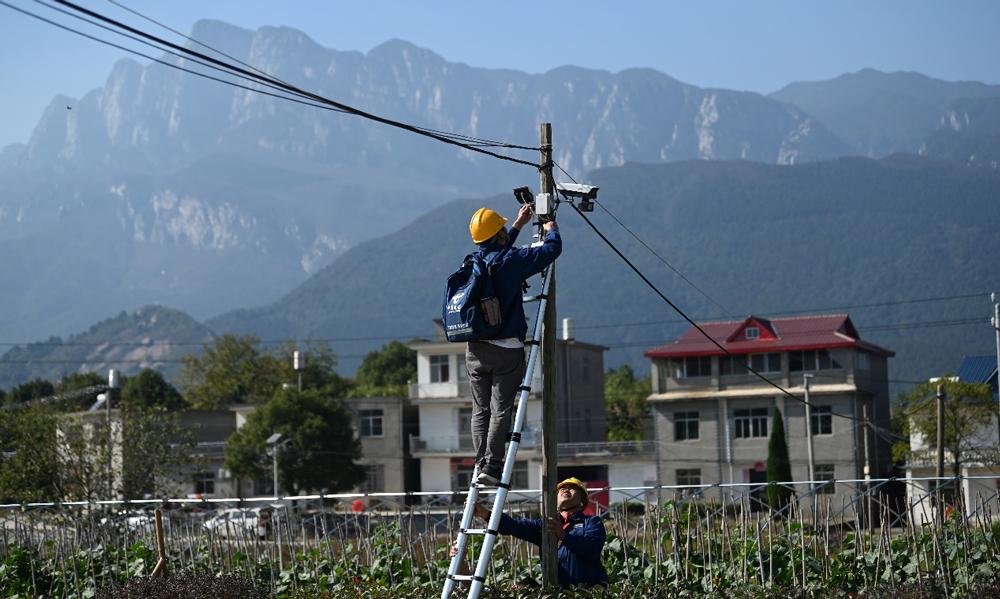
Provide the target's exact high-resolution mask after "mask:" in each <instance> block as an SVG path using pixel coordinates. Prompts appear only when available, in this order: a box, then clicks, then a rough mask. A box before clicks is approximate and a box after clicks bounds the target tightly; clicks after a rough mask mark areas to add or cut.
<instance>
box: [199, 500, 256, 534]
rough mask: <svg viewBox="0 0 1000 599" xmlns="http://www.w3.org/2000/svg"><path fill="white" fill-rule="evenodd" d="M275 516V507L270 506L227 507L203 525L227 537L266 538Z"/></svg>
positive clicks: (207, 529) (212, 531) (210, 531)
mask: <svg viewBox="0 0 1000 599" xmlns="http://www.w3.org/2000/svg"><path fill="white" fill-rule="evenodd" d="M273 516H274V508H272V507H270V506H264V507H255V508H245V509H244V508H226V509H223V510H220V511H219V512H218V513H216V514H215V515H214V516H212V517H211V518H209V519H208V520H206V521H205V523H204V524H203V525H202V526H204V528H205V530H206V531H207V532H208V533H209V534H211V535H215V536H218V537H221V538H225V539H233V538H239V537H242V536H244V535H252V536H256V537H257V538H259V539H264V538H267V535H268V534H269V533H270V532H271V524H272V520H273Z"/></svg>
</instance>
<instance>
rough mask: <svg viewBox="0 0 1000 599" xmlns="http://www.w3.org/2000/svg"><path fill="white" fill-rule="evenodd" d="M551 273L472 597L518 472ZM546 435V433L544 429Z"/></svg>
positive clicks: (545, 281) (546, 280)
mask: <svg viewBox="0 0 1000 599" xmlns="http://www.w3.org/2000/svg"><path fill="white" fill-rule="evenodd" d="M548 274H549V269H548V268H546V269H545V272H544V275H543V281H542V292H541V294H539V297H540V298H541V299H540V300H539V302H538V315H537V317H536V318H535V330H534V335H533V336H532V341H533V343H532V347H531V352H530V353H529V354H528V356H529V357H528V364H527V365H526V367H525V372H524V380H523V381H522V384H521V396H520V399H519V401H518V405H517V416H516V417H515V419H514V430H513V432H514V435H513V436H512V438H511V441H510V444H509V446H508V448H507V457H506V459H505V460H504V466H503V475H502V478H501V482H500V487H499V488H498V489H497V493H496V496H495V497H494V500H493V511H492V512H491V513H490V521H489V524H488V525H487V532H486V538H485V539H484V540H483V547H482V552H481V553H480V554H479V560H478V562H477V564H476V573H475V575H474V576H473V577H472V585H471V586H470V587H469V599H478V597H479V595H480V594H481V593H482V590H483V586H484V583H485V580H486V571H487V569H488V568H489V563H490V561H491V560H492V557H493V546H494V545H495V543H496V538H497V535H498V533H497V530H498V528H499V526H500V516H501V514H502V513H503V506H504V503H505V502H506V501H507V492H508V491H509V489H510V479H511V475H512V473H513V472H514V459H515V457H516V456H517V448H518V446H519V445H520V436H521V428H522V427H523V426H524V419H525V415H526V414H527V411H528V394H529V393H530V387H531V385H530V383H531V379H532V376H533V375H534V370H535V365H536V363H537V362H538V350H539V348H541V343H540V340H541V336H542V323H543V318H542V316H543V315H544V314H545V307H546V305H547V304H548V299H547V298H546V293H547V291H548V288H549V281H550V278H549V276H548ZM542 434H545V433H544V431H543V432H542ZM473 487H475V484H473ZM470 498H471V493H470ZM471 505H472V502H471V501H468V502H466V511H468V510H469V509H471V508H470V506H471ZM456 557H457V556H456ZM453 567H454V564H453ZM443 599H447V597H444V598H443Z"/></svg>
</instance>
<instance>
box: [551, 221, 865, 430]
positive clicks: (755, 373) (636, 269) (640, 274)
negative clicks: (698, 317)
mask: <svg viewBox="0 0 1000 599" xmlns="http://www.w3.org/2000/svg"><path fill="white" fill-rule="evenodd" d="M570 205H571V206H572V207H573V210H575V211H576V213H577V214H579V215H580V217H581V218H583V220H584V222H586V223H587V224H588V225H589V226H590V228H591V229H593V231H594V233H596V234H597V236H598V237H600V238H601V240H603V241H604V243H605V244H607V245H608V247H610V248H611V250H612V251H614V252H615V253H616V254H618V257H619V258H621V259H622V260H623V261H624V262H625V263H626V264H627V265H628V266H629V268H631V269H632V271H633V272H635V274H637V275H639V278H640V279H642V280H643V282H644V283H646V285H648V286H649V288H650V289H652V290H653V292H654V293H656V294H657V295H658V296H660V298H661V299H662V300H663V301H664V302H666V303H667V305H669V306H670V307H671V308H673V309H674V311H675V312H677V313H678V314H680V315H681V317H682V318H684V320H686V321H687V322H688V323H690V324H691V326H692V327H694V328H695V329H697V330H698V332H700V333H701V334H702V335H704V337H705V338H706V339H708V340H709V341H710V342H711V343H712V344H713V345H715V346H716V347H718V348H719V349H720V350H722V352H723V353H725V354H726V355H728V356H730V357H733V358H735V356H734V355H733V354H732V353H731V352H730V351H729V350H727V349H726V348H725V347H723V346H722V345H721V344H720V343H719V342H718V341H716V340H715V339H714V338H712V336H711V335H709V334H708V333H706V332H705V330H704V329H702V328H701V326H699V325H698V323H696V322H694V321H693V320H691V318H689V317H688V315H687V314H685V313H684V311H683V310H681V309H680V308H679V307H677V305H676V304H674V303H673V302H672V301H670V299H669V298H667V296H665V295H664V294H663V292H661V291H660V290H659V289H658V288H657V287H656V286H655V285H653V283H652V282H651V281H650V280H649V279H648V278H646V275H644V274H642V271H640V270H639V269H638V268H637V267H636V266H635V265H634V264H632V262H631V261H630V260H629V259H628V258H626V257H625V255H624V254H623V253H622V252H621V250H619V249H618V248H617V247H615V245H614V244H613V243H611V241H610V240H609V239H608V238H607V237H605V235H604V234H603V233H601V231H600V230H599V229H598V228H597V227H596V226H594V224H593V223H592V222H590V219H588V218H587V216H586V215H585V214H584V213H583V212H582V211H581V210H580V209H579V208H578V207H577V206H576V205H575V204H570ZM744 365H745V366H746V368H747V371H748V372H750V373H752V374H753V375H754V376H756V377H757V378H759V379H760V380H762V381H764V382H765V383H767V384H768V385H770V386H772V387H774V388H775V389H777V390H778V391H780V392H781V393H782V394H784V395H787V396H788V397H791V398H792V399H794V400H795V401H797V402H799V403H802V404H805V403H806V402H805V400H804V399H802V398H799V397H797V396H795V395H793V394H792V393H790V392H789V391H788V390H786V389H785V388H784V387H782V386H781V385H778V384H777V383H775V382H774V381H771V380H770V379H768V378H767V377H765V376H764V375H762V374H760V373H759V372H757V371H756V370H754V369H753V368H751V367H750V365H749V364H744ZM831 415H833V416H837V417H839V418H845V419H848V420H853V421H856V422H861V419H860V418H857V417H856V416H849V415H847V414H837V413H833V412H831Z"/></svg>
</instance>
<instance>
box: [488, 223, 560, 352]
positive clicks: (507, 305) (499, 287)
mask: <svg viewBox="0 0 1000 599" xmlns="http://www.w3.org/2000/svg"><path fill="white" fill-rule="evenodd" d="M519 232H520V231H518V230H517V229H515V228H514V227H511V228H510V229H509V230H508V231H507V236H508V237H509V238H510V241H509V243H508V245H506V246H503V245H500V244H496V243H494V244H490V245H484V246H480V248H479V252H478V254H479V255H480V256H481V257H482V258H483V259H484V260H491V259H494V256H493V254H495V253H496V252H499V251H501V250H504V249H506V250H507V252H506V253H505V254H504V255H503V256H500V257H499V258H495V259H496V260H498V261H497V262H496V263H495V264H494V265H493V291H494V292H495V293H496V295H497V298H498V299H499V300H500V305H501V306H503V308H502V309H503V310H504V315H505V317H506V314H508V313H509V314H510V317H507V324H506V325H504V327H503V330H502V331H500V333H499V334H498V335H497V336H496V337H495V338H496V339H508V338H511V337H517V338H518V339H521V340H523V339H524V337H525V335H526V334H527V333H528V323H527V321H526V320H525V318H524V304H523V302H522V294H521V284H522V283H524V282H525V281H526V280H528V279H529V278H530V277H533V276H535V275H537V274H538V273H540V272H542V271H543V270H545V267H546V266H548V265H549V264H552V263H553V262H555V260H556V258H558V257H559V254H560V253H562V238H561V237H560V236H559V231H556V230H554V229H553V230H551V231H549V232H548V233H547V234H546V235H545V239H544V241H543V243H542V245H540V246H536V247H526V248H517V247H514V242H515V241H516V240H517V234H518V233H519Z"/></svg>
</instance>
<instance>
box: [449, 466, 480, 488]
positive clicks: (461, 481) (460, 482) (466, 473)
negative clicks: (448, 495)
mask: <svg viewBox="0 0 1000 599" xmlns="http://www.w3.org/2000/svg"><path fill="white" fill-rule="evenodd" d="M454 465H455V473H454V475H453V476H454V477H453V478H452V482H451V484H452V490H453V491H456V492H459V491H467V490H468V489H469V487H471V486H472V474H473V471H475V469H476V467H475V466H472V465H465V464H454Z"/></svg>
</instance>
